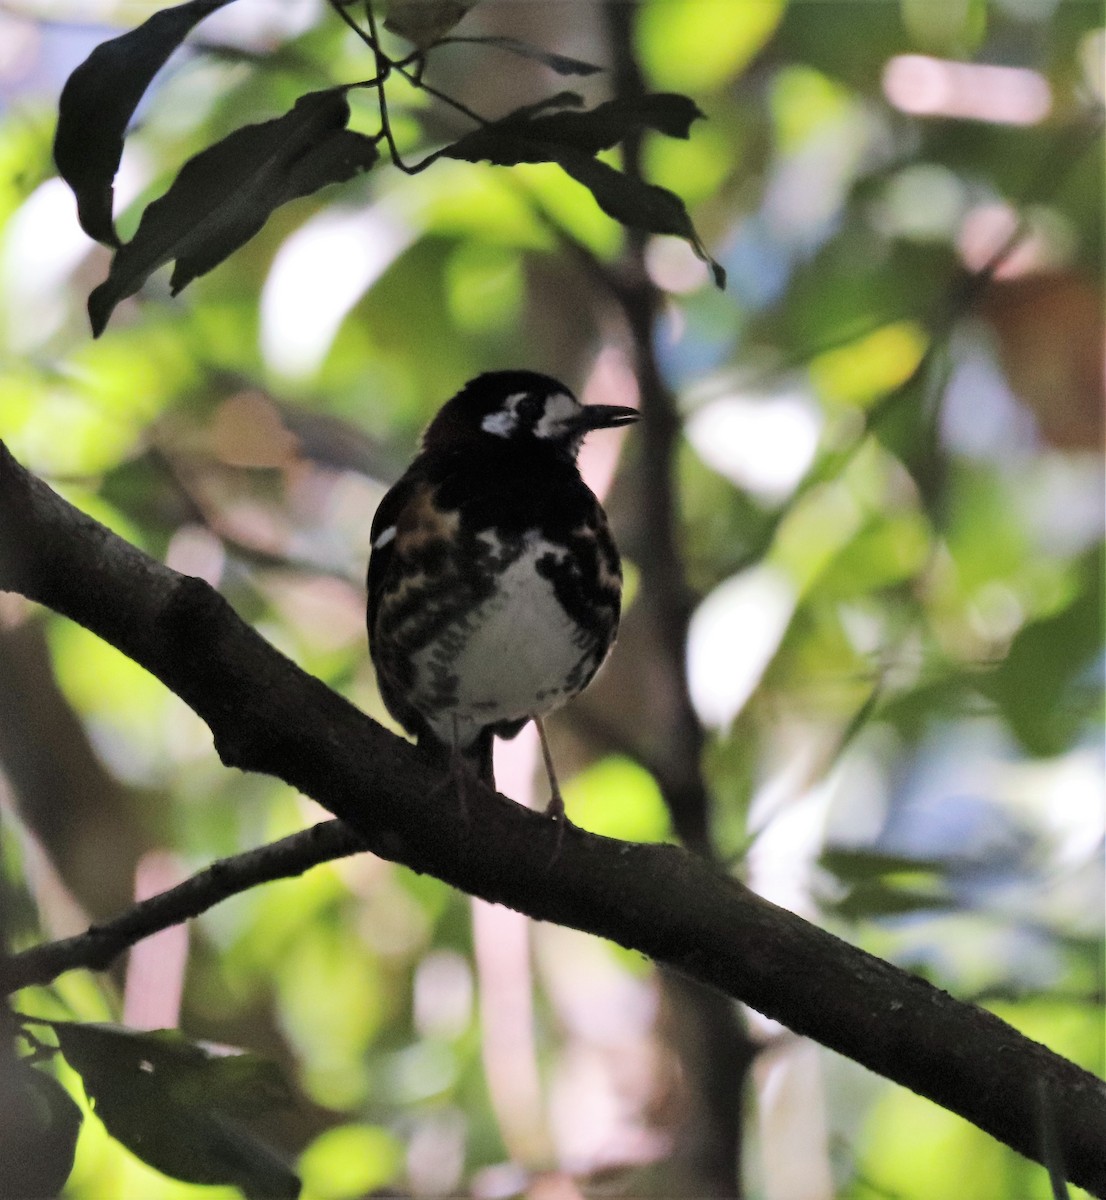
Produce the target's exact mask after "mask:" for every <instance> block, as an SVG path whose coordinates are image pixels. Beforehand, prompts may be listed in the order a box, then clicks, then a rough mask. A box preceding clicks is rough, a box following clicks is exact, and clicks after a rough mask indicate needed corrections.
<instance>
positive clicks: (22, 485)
mask: <svg viewBox="0 0 1106 1200" xmlns="http://www.w3.org/2000/svg"><path fill="white" fill-rule="evenodd" d="M0 588H4V589H7V590H11V591H17V592H20V593H21V594H23V595H25V596H27V597H29V598H30V599H32V600H36V601H38V602H39V603H42V604H46V605H48V606H49V607H51V608H52V609H54V610H55V611H56V612H59V613H62V614H63V615H66V616H68V617H70V618H71V619H73V620H75V621H79V622H80V623H81V624H82V625H84V626H85V627H86V628H88V629H90V630H91V631H92V632H94V633H95V634H97V635H98V636H99V637H101V638H103V639H105V640H106V641H109V642H110V643H111V644H112V645H114V646H115V647H116V648H117V649H119V650H120V651H122V652H123V653H124V654H126V655H127V656H128V657H130V658H132V659H133V660H134V661H135V662H137V663H139V664H140V665H142V666H143V667H145V668H146V669H147V670H148V671H150V672H151V673H152V674H154V675H155V676H156V677H157V678H159V679H160V680H161V681H162V682H163V683H164V684H165V685H166V686H167V687H169V688H170V689H172V690H173V691H174V692H176V694H177V695H178V696H180V697H181V698H182V699H183V700H184V702H185V703H186V704H188V705H189V706H190V707H191V708H192V709H193V710H194V711H195V712H196V713H197V714H198V715H199V716H200V717H201V718H202V719H203V720H204V721H205V722H206V723H207V724H208V726H209V727H210V728H211V730H212V733H213V734H214V738H215V746H216V749H217V751H218V753H219V755H220V757H221V758H222V760H223V762H224V763H226V764H227V765H228V766H233V767H238V768H240V769H242V770H247V771H258V772H262V773H265V774H268V775H272V776H275V777H276V778H278V779H283V780H284V781H285V782H286V783H288V784H290V785H291V786H292V787H295V788H297V789H298V790H299V791H301V792H303V793H304V794H305V795H308V796H312V797H314V798H315V799H316V800H318V801H319V802H320V803H321V804H323V805H325V806H326V807H327V808H328V809H330V811H331V812H333V813H334V814H335V815H336V816H338V817H340V818H341V819H342V821H344V822H345V823H346V825H347V826H349V827H350V828H352V829H354V830H355V831H356V834H357V836H358V838H359V839H361V843H362V844H363V845H364V847H365V848H366V849H369V850H371V851H373V852H374V853H376V854H379V855H381V856H382V857H385V858H388V859H391V860H393V861H396V862H402V863H404V864H405V865H407V866H408V867H410V868H411V869H412V870H415V871H420V872H427V873H430V874H433V875H435V876H437V877H438V878H439V879H442V880H444V881H445V882H447V883H450V884H452V885H453V886H455V887H458V888H460V889H461V890H462V891H465V892H468V893H469V894H471V895H477V896H481V897H483V898H484V899H486V900H489V901H491V902H492V903H496V904H505V905H507V906H509V907H511V908H515V909H517V910H519V911H520V912H524V913H527V914H528V915H529V916H531V917H533V918H535V919H536V920H543V921H554V922H556V923H558V924H561V925H566V926H570V927H572V928H575V929H582V930H585V931H587V932H590V933H593V934H596V935H598V936H600V937H605V938H610V939H611V940H613V941H615V942H618V943H619V944H620V945H622V946H625V947H627V948H629V949H631V950H635V951H637V952H639V953H641V954H645V955H648V956H649V957H651V958H653V959H655V960H656V961H657V962H659V963H663V964H665V965H667V966H669V967H672V968H674V969H675V970H676V971H678V972H680V973H682V974H684V975H688V976H690V977H692V978H694V979H697V980H699V981H700V982H701V983H703V984H706V985H707V986H708V987H711V988H714V989H716V990H718V991H721V992H724V993H725V994H726V995H729V996H732V997H734V998H735V999H738V1000H742V1001H744V1002H745V1003H747V1004H749V1005H751V1006H752V1007H753V1008H755V1009H757V1010H758V1011H760V1012H762V1013H764V1014H766V1015H767V1016H770V1017H773V1018H775V1019H776V1020H778V1021H780V1022H782V1023H783V1024H784V1025H786V1026H787V1027H788V1028H790V1029H791V1030H793V1031H794V1032H795V1033H797V1034H800V1035H803V1036H807V1037H812V1038H814V1039H815V1040H816V1041H819V1042H821V1043H822V1044H823V1045H825V1046H828V1047H830V1048H831V1049H834V1050H836V1051H838V1052H839V1053H841V1054H844V1055H846V1056H847V1057H849V1058H852V1059H853V1060H854V1061H856V1062H858V1063H861V1064H862V1065H864V1066H867V1067H868V1068H870V1069H871V1070H873V1071H876V1072H878V1073H880V1074H882V1075H884V1076H886V1077H887V1078H888V1079H891V1080H894V1081H896V1082H898V1083H901V1084H902V1085H903V1086H905V1087H908V1088H910V1089H912V1090H913V1091H916V1092H918V1093H919V1094H921V1095H923V1096H927V1097H928V1098H929V1099H931V1100H933V1101H934V1102H935V1103H937V1104H939V1105H941V1106H942V1107H944V1108H947V1109H949V1110H950V1111H951V1112H956V1113H959V1114H960V1115H961V1116H963V1117H965V1118H966V1119H967V1120H969V1121H973V1122H974V1123H975V1124H977V1125H978V1126H979V1127H980V1128H981V1129H984V1130H986V1131H987V1132H989V1133H991V1134H992V1135H993V1136H995V1137H997V1138H999V1139H1000V1140H1002V1141H1004V1142H1006V1143H1007V1144H1008V1145H1010V1146H1012V1147H1013V1148H1014V1149H1016V1150H1019V1151H1020V1152H1021V1153H1023V1154H1025V1155H1027V1156H1028V1157H1030V1158H1033V1159H1036V1160H1037V1161H1038V1162H1040V1161H1043V1160H1044V1159H1045V1156H1046V1148H1045V1147H1044V1146H1043V1145H1042V1139H1041V1121H1040V1099H1039V1098H1040V1095H1041V1092H1040V1083H1041V1082H1043V1084H1044V1087H1045V1089H1046V1094H1047V1096H1048V1097H1049V1103H1050V1106H1051V1108H1052V1117H1053V1128H1054V1130H1055V1133H1056V1138H1057V1141H1058V1142H1059V1153H1060V1159H1061V1160H1062V1161H1063V1162H1064V1164H1065V1166H1066V1169H1067V1171H1068V1174H1069V1178H1070V1179H1071V1180H1072V1182H1073V1183H1077V1184H1079V1185H1081V1186H1082V1187H1085V1188H1087V1189H1088V1190H1090V1191H1092V1192H1095V1193H1096V1194H1100V1195H1106V1141H1104V1136H1103V1130H1104V1129H1106V1085H1104V1084H1103V1082H1102V1081H1101V1080H1099V1079H1097V1078H1095V1076H1093V1075H1091V1074H1089V1073H1088V1072H1086V1071H1083V1070H1081V1069H1080V1068H1079V1067H1077V1066H1076V1065H1075V1064H1074V1063H1071V1062H1068V1061H1067V1060H1066V1059H1064V1058H1062V1057H1060V1056H1059V1055H1057V1054H1054V1053H1052V1052H1051V1051H1050V1050H1048V1049H1046V1048H1045V1047H1044V1046H1041V1045H1039V1044H1037V1043H1035V1042H1032V1041H1030V1040H1029V1039H1028V1038H1026V1037H1024V1036H1022V1035H1021V1034H1019V1033H1018V1032H1017V1031H1016V1030H1014V1029H1012V1028H1011V1027H1010V1026H1009V1025H1007V1024H1006V1023H1005V1022H1003V1021H1001V1020H1000V1019H999V1018H997V1017H996V1016H994V1015H993V1014H991V1013H988V1012H986V1011H984V1010H981V1009H977V1008H974V1007H973V1006H971V1005H968V1004H963V1003H961V1002H960V1001H957V1000H955V999H953V997H951V996H949V995H948V994H947V993H945V992H942V991H940V990H939V989H938V988H935V987H933V986H932V985H931V984H929V983H927V982H926V981H925V980H923V979H919V978H917V977H915V976H913V975H910V974H908V973H907V972H905V971H902V970H900V969H899V968H897V967H894V966H892V965H891V964H890V963H886V962H883V961H882V960H881V959H878V958H875V957H874V956H873V955H870V954H867V953H865V952H864V951H862V950H859V949H857V948H856V947H854V946H850V945H849V944H848V943H846V942H844V941H842V940H841V939H839V938H836V937H834V936H833V935H832V934H829V933H827V932H826V931H825V930H822V929H819V928H818V927H817V926H814V925H812V924H810V923H809V922H807V921H804V920H803V919H802V918H800V917H797V916H796V915H795V914H794V913H791V912H788V911H786V910H785V909H781V908H778V907H777V906H775V905H773V904H770V903H769V902H768V901H766V900H764V899H763V898H762V897H760V896H757V895H755V894H754V893H752V892H750V891H749V890H748V889H747V888H745V887H743V886H742V885H741V884H740V883H738V882H737V881H735V880H733V879H731V878H730V877H729V876H728V875H726V874H725V873H724V872H722V871H721V870H719V869H718V868H716V867H714V866H712V865H711V864H710V863H707V862H705V861H704V860H703V859H702V858H700V857H698V856H695V855H692V854H689V853H687V852H686V851H685V850H683V849H681V848H679V847H677V846H668V845H640V844H635V843H631V842H621V841H616V840H613V839H610V838H603V837H598V836H596V835H594V834H589V833H586V832H584V831H583V830H581V829H578V828H577V827H575V826H573V825H566V824H563V823H561V822H557V821H550V820H548V819H547V818H546V817H544V816H542V815H540V814H538V813H534V812H531V811H530V810H529V809H526V808H523V807H522V806H521V805H518V804H515V803H514V802H513V801H511V800H508V799H507V798H506V797H503V796H497V795H495V794H493V793H492V792H490V791H488V790H486V789H480V788H473V789H471V791H470V793H469V796H468V805H467V813H464V814H463V813H461V812H459V811H458V806H457V805H455V804H454V805H451V804H444V803H442V798H441V788H440V786H439V785H440V783H441V776H440V774H439V773H438V772H437V770H436V769H435V767H434V765H433V764H432V763H431V762H430V761H429V760H428V759H427V758H426V757H425V756H424V755H422V754H420V753H419V751H418V749H417V748H416V747H414V746H412V745H410V744H409V743H407V742H405V741H403V739H401V738H398V737H396V736H394V735H393V734H390V733H388V732H387V731H386V730H384V729H383V728H382V727H381V726H379V725H377V724H376V723H375V722H374V721H371V720H369V718H367V717H366V716H365V715H364V714H363V713H361V712H359V711H358V710H357V709H356V708H354V706H353V705H352V704H350V703H349V702H348V701H346V700H345V699H343V697H341V696H339V695H337V694H336V693H335V692H332V691H331V690H330V689H329V688H328V687H327V686H326V685H325V684H324V683H322V682H321V681H320V680H318V679H316V678H314V677H313V676H311V675H308V674H306V673H305V672H303V671H301V670H300V669H299V668H298V667H297V666H296V665H295V664H294V663H292V662H291V661H289V660H288V659H287V658H285V657H284V656H283V655H282V654H280V653H279V652H278V651H277V650H276V649H274V648H273V647H272V646H271V645H269V644H268V643H267V642H266V641H265V640H264V639H263V638H262V637H261V636H260V635H259V634H258V633H257V632H256V630H254V629H252V628H251V627H250V626H249V625H247V624H246V623H245V622H244V621H242V620H241V619H240V618H239V617H238V616H237V614H236V613H235V612H234V611H233V610H232V609H231V608H230V606H229V605H228V604H227V603H226V601H225V600H223V599H222V597H221V596H219V595H218V593H216V592H214V591H213V590H212V589H211V588H210V587H208V586H207V585H206V584H205V583H203V582H202V581H201V580H198V579H193V578H189V577H187V576H182V575H180V574H178V573H177V572H175V571H172V570H170V569H169V568H168V567H166V566H164V565H163V564H161V563H159V562H156V561H155V560H153V559H151V558H149V557H147V556H146V555H145V554H143V553H142V552H141V551H140V550H138V549H137V548H135V547H134V546H131V545H129V544H128V543H126V542H125V541H123V540H122V539H121V538H119V537H118V536H117V535H115V534H113V533H112V532H111V531H110V530H108V529H106V528H105V527H104V526H102V525H100V524H99V523H98V522H96V521H94V520H93V519H92V518H91V517H88V516H86V515H85V514H83V513H81V512H80V511H79V510H77V509H75V508H74V507H73V506H72V505H70V504H69V503H68V502H66V501H65V500H64V499H62V497H60V496H58V495H57V494H56V493H54V492H53V491H51V490H50V488H49V487H47V486H46V484H44V483H43V482H42V481H41V480H38V479H36V478H35V477H34V476H32V475H30V474H29V473H28V472H26V471H25V470H23V469H22V468H21V467H20V466H19V465H18V464H17V463H16V462H15V460H14V459H13V458H12V457H11V455H10V454H9V453H8V452H7V450H6V448H4V447H3V445H2V444H0ZM324 828H325V826H324ZM335 835H336V832H335ZM327 836H329V835H327ZM1048 1156H1049V1158H1050V1159H1051V1156H1052V1149H1051V1147H1050V1148H1049V1149H1048Z"/></svg>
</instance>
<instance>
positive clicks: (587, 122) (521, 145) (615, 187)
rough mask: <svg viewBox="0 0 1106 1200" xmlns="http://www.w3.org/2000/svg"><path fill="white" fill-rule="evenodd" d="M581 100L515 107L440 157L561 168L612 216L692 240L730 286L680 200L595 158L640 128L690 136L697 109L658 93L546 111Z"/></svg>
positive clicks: (564, 96) (719, 281) (567, 96)
mask: <svg viewBox="0 0 1106 1200" xmlns="http://www.w3.org/2000/svg"><path fill="white" fill-rule="evenodd" d="M577 99H578V97H576V96H575V95H574V94H573V93H571V92H569V93H561V94H560V95H559V96H555V97H552V98H551V99H550V100H548V101H543V102H542V104H540V105H529V106H527V107H526V108H520V109H517V110H516V111H515V112H513V113H509V114H508V115H507V116H505V117H503V118H502V119H501V120H499V121H495V122H493V123H492V124H490V125H485V126H483V127H482V128H480V129H475V130H473V132H472V133H469V134H466V135H465V136H464V137H463V138H461V139H460V140H459V141H457V142H454V143H453V145H451V146H447V147H446V148H445V149H444V150H443V151H441V154H442V156H443V157H445V158H459V159H464V160H465V161H466V162H485V161H486V162H490V163H493V164H494V165H495V166H500V167H509V166H515V165H517V164H518V163H542V162H555V163H557V164H558V165H559V166H560V167H561V168H562V169H563V170H564V171H566V172H567V173H568V174H569V175H571V176H572V178H573V179H575V180H576V181H577V182H578V183H582V184H583V185H584V186H585V187H586V188H588V190H589V191H590V192H591V194H592V195H593V196H594V197H595V201H596V203H597V204H598V205H599V207H600V208H601V209H602V210H603V211H604V212H605V213H606V214H607V215H608V216H609V217H613V218H614V219H615V220H616V221H619V222H621V223H622V224H623V225H627V226H629V227H630V228H632V229H642V230H644V231H645V232H647V233H667V234H673V235H674V236H676V237H681V238H684V239H685V240H686V241H688V242H690V244H691V246H692V248H693V249H694V251H695V253H696V254H697V255H698V256H699V257H700V258H701V259H702V260H703V261H704V262H705V263H707V265H708V266H709V267H710V269H711V274H712V275H713V277H714V282H715V284H716V285H717V286H718V287H725V284H726V273H725V271H723V269H722V267H721V266H720V265H719V264H718V263H716V262H715V261H714V259H713V258H711V257H710V255H709V254H708V253H707V252H706V249H705V248H704V246H703V243H702V242H701V241H700V240H699V235H698V234H697V233H696V232H695V227H694V226H693V225H692V223H691V218H690V217H689V216H688V213H687V209H686V208H685V207H684V203H683V201H682V200H681V199H680V198H679V197H678V196H676V195H675V194H674V193H672V192H670V191H668V190H667V189H665V188H661V187H656V186H655V185H653V184H650V183H646V182H645V181H644V180H641V179H637V178H634V177H631V176H629V175H623V174H622V173H621V172H620V171H616V170H615V169H614V167H611V166H609V165H608V164H607V163H604V162H600V161H599V159H597V158H595V157H593V156H594V155H595V154H597V153H598V152H599V151H600V150H608V149H610V148H611V147H612V146H616V145H618V143H619V142H621V141H623V140H624V139H625V138H626V137H627V136H628V135H629V134H631V133H633V132H635V131H637V130H641V129H653V130H656V131H657V132H658V133H664V134H667V135H668V136H669V137H679V138H686V137H687V136H688V132H689V130H690V128H691V123H692V121H694V120H695V119H696V118H697V117H700V116H702V113H701V112H700V111H699V109H698V107H697V106H696V105H695V104H694V103H693V102H692V101H691V100H689V99H688V98H687V97H686V96H678V95H675V94H669V93H657V94H654V95H646V96H632V97H628V98H626V99H620V100H610V101H608V102H607V103H606V104H600V105H599V106H598V107H597V108H593V109H592V110H591V111H590V112H582V113H581V112H555V113H550V112H547V111H545V110H546V109H548V108H549V107H551V106H552V105H553V104H554V103H560V104H568V103H573V102H575V101H576V100H577Z"/></svg>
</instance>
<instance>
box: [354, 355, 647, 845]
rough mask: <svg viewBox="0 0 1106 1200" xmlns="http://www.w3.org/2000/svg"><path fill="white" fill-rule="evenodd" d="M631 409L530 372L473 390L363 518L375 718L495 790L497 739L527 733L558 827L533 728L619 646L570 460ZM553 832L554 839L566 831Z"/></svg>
mask: <svg viewBox="0 0 1106 1200" xmlns="http://www.w3.org/2000/svg"><path fill="white" fill-rule="evenodd" d="M639 415H640V414H639V413H638V411H637V410H636V409H634V408H630V407H626V406H622V405H612V404H581V403H580V401H579V400H577V398H576V397H575V396H574V395H573V393H572V392H571V391H570V390H569V389H568V388H567V387H566V386H565V385H564V384H562V383H560V382H558V381H557V380H556V379H553V378H551V377H550V376H548V375H543V374H539V373H538V372H535V371H523V370H514V371H493V372H488V373H485V374H483V375H479V376H477V377H476V378H475V379H472V380H470V381H469V382H468V383H466V384H465V386H464V387H463V388H462V389H461V390H460V391H459V392H458V393H457V394H456V395H455V396H453V397H452V398H451V399H450V400H448V401H446V403H445V404H444V405H443V406H442V407H441V409H440V410H439V411H438V413H437V415H436V416H435V417H434V418H433V420H432V421H431V422H430V424H429V425H428V427H427V429H426V432H425V433H424V435H423V438H422V445H421V450H420V452H419V453H418V455H417V456H416V457H415V459H414V460H413V461H412V462H411V464H410V466H409V467H408V468H407V470H406V471H405V472H404V474H403V475H402V477H401V478H400V479H399V481H398V482H397V483H396V484H395V485H394V486H393V487H392V488H391V489H390V490H389V491H388V492H387V493H386V494H385V496H384V498H383V499H382V500H381V502H380V504H379V506H378V508H377V510H376V513H375V516H374V518H373V522H372V527H371V531H370V542H371V552H370V558H369V568H368V607H367V623H368V635H369V650H370V656H371V658H372V662H373V665H374V667H375V670H376V676H377V683H378V687H379V691H380V695H381V698H382V700H383V701H384V705H385V707H386V708H387V709H388V711H389V712H390V713H391V715H392V716H393V717H394V718H395V720H396V721H397V722H398V723H399V724H400V725H401V726H402V727H403V728H404V729H405V730H406V731H407V732H408V733H409V734H411V735H412V736H413V737H414V738H415V740H416V742H417V744H418V746H419V747H420V749H422V750H423V751H424V752H426V753H427V754H428V755H429V756H430V757H431V758H432V759H433V760H434V761H435V762H436V763H437V764H438V765H439V766H441V767H442V768H443V770H444V769H447V768H448V769H449V771H450V772H451V774H452V775H453V777H454V779H456V780H457V781H458V786H459V790H460V792H461V798H462V801H464V778H465V775H466V774H467V775H469V776H475V777H476V778H477V779H478V780H480V781H481V782H482V783H484V784H486V785H487V786H489V787H491V788H493V789H494V787H495V779H494V773H493V769H492V739H493V737H495V736H498V737H501V738H512V737H514V736H515V735H516V734H517V733H518V732H519V730H521V729H522V728H523V726H524V725H526V724H527V722H529V721H533V722H534V723H535V725H536V726H537V729H538V734H539V737H540V741H541V748H542V754H543V758H544V762H545V767H546V771H547V773H548V776H549V783H550V800H549V804H548V806H547V808H546V812H547V814H549V815H550V816H552V817H554V818H561V819H563V817H564V801H563V799H562V796H561V792H560V787H559V785H558V782H557V778H556V773H555V771H554V767H553V760H552V757H551V755H550V753H549V745H548V742H547V740H546V737H545V730H544V726H543V724H542V718H543V717H544V716H545V715H547V714H548V713H549V712H551V711H552V710H553V709H555V708H558V707H560V706H561V705H562V704H564V703H566V702H567V701H569V700H571V699H572V698H573V697H574V696H576V695H577V694H579V693H580V692H581V691H582V690H583V689H584V688H585V687H586V686H587V685H588V683H589V682H590V681H591V679H592V677H593V676H594V675H595V673H596V671H597V670H598V669H599V667H600V666H601V665H602V663H603V661H604V660H605V659H606V657H607V655H608V654H609V652H610V650H611V647H612V646H613V645H614V641H615V637H616V635H617V633H618V622H619V616H620V609H621V600H622V568H621V562H620V559H619V554H618V549H617V547H616V546H615V542H614V539H613V537H612V535H611V531H610V527H609V525H608V523H607V517H606V514H605V513H604V511H603V508H602V506H601V505H600V503H599V500H598V499H597V498H596V496H595V495H594V493H593V492H592V491H591V490H590V489H589V488H588V486H587V485H586V484H585V483H584V481H583V479H581V477H580V472H579V469H578V467H577V464H576V457H577V454H578V453H579V450H580V447H581V444H582V442H583V440H584V438H585V437H586V436H587V434H589V433H591V432H592V431H593V430H597V429H610V428H614V427H617V426H622V425H628V424H630V423H631V422H633V421H636V420H637V419H638V417H639ZM562 828H563V826H562Z"/></svg>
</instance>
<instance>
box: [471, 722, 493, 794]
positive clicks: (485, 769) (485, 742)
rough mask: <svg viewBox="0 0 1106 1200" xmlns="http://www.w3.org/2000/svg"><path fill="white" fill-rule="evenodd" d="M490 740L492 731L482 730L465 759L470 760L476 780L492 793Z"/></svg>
mask: <svg viewBox="0 0 1106 1200" xmlns="http://www.w3.org/2000/svg"><path fill="white" fill-rule="evenodd" d="M492 740H493V735H492V731H491V730H490V729H482V730H481V731H480V736H479V737H478V738H477V739H476V741H475V742H474V743H473V745H472V746H470V747H469V749H468V750H467V751H466V752H465V757H466V758H468V759H470V761H471V762H472V764H473V767H474V768H475V769H476V778H477V779H479V780H480V782H481V783H483V784H485V785H486V786H487V787H490V788H491V789H492V791H493V792H494V791H495V790H496V789H495V767H494V766H493V764H492Z"/></svg>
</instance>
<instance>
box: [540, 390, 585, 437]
mask: <svg viewBox="0 0 1106 1200" xmlns="http://www.w3.org/2000/svg"><path fill="white" fill-rule="evenodd" d="M579 412H580V403H579V401H577V400H574V399H573V398H572V397H571V396H569V395H568V394H567V393H565V392H555V393H554V394H553V395H552V396H550V397H548V399H547V400H546V402H545V409H544V410H543V412H542V414H541V420H539V421H538V423H537V424H536V425H535V426H534V436H535V437H540V438H562V437H564V435H565V432H566V431H567V429H568V426H569V424H570V422H572V421H573V420H574V419H575V417H576V416H577V415H578V414H579Z"/></svg>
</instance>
